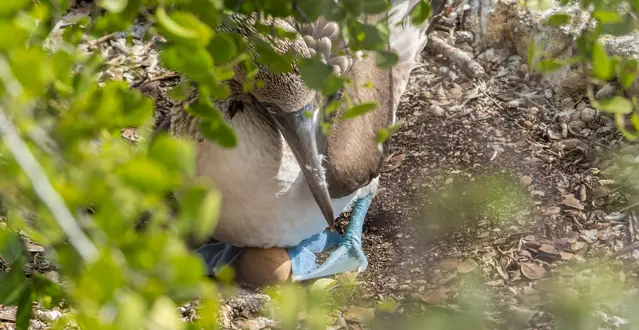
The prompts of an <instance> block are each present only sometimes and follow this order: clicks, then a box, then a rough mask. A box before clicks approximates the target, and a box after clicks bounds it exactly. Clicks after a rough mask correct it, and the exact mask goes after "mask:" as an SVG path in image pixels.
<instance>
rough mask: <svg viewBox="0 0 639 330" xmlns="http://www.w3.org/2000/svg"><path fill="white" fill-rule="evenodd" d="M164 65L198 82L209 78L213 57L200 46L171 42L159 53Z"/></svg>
mask: <svg viewBox="0 0 639 330" xmlns="http://www.w3.org/2000/svg"><path fill="white" fill-rule="evenodd" d="M160 58H161V59H162V62H163V63H164V65H165V66H166V67H167V68H169V69H172V70H175V71H178V72H180V73H182V74H184V75H185V76H186V77H188V78H190V79H193V80H195V81H198V82H208V81H210V80H211V78H212V77H211V73H212V69H213V57H212V56H211V54H210V53H209V52H208V51H207V50H206V49H204V48H202V47H196V46H188V45H181V44H171V45H168V46H167V47H166V49H164V51H163V52H162V54H161V55H160Z"/></svg>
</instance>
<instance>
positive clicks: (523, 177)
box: [519, 175, 532, 186]
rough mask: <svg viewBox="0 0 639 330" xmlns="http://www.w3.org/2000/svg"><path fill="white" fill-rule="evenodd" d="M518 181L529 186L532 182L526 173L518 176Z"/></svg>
mask: <svg viewBox="0 0 639 330" xmlns="http://www.w3.org/2000/svg"><path fill="white" fill-rule="evenodd" d="M519 182H521V184H523V185H524V186H530V185H531V184H532V178H531V177H529V176H528V175H524V176H522V177H521V178H519Z"/></svg>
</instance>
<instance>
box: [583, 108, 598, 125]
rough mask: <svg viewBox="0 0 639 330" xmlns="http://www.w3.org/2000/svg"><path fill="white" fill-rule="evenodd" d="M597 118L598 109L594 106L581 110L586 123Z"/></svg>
mask: <svg viewBox="0 0 639 330" xmlns="http://www.w3.org/2000/svg"><path fill="white" fill-rule="evenodd" d="M596 118H597V110H595V109H593V108H584V109H583V110H581V120H582V121H583V122H584V123H589V122H591V121H593V120H595V119H596Z"/></svg>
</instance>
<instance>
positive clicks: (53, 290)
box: [30, 273, 64, 308]
mask: <svg viewBox="0 0 639 330" xmlns="http://www.w3.org/2000/svg"><path fill="white" fill-rule="evenodd" d="M30 281H31V284H32V288H33V291H34V293H35V297H36V298H37V299H38V300H39V301H40V303H41V304H42V305H43V306H44V307H45V308H53V307H55V306H57V305H58V304H59V303H60V302H61V301H62V299H63V298H64V293H63V292H62V288H61V287H60V285H58V284H57V283H55V282H53V281H51V280H49V279H48V278H46V277H44V276H43V275H41V274H39V273H33V274H31V278H30Z"/></svg>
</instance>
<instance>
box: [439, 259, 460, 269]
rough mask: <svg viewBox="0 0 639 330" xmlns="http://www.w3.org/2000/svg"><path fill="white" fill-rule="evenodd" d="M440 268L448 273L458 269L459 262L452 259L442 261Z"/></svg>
mask: <svg viewBox="0 0 639 330" xmlns="http://www.w3.org/2000/svg"><path fill="white" fill-rule="evenodd" d="M439 268H441V269H443V270H447V271H451V270H455V269H457V261H455V260H452V259H448V260H442V261H440V262H439Z"/></svg>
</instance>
